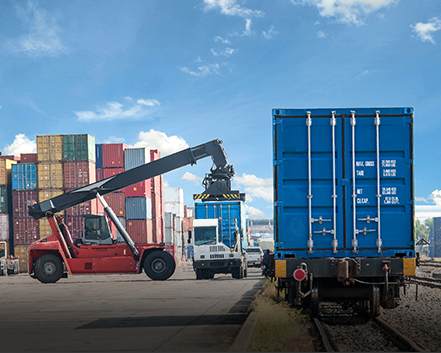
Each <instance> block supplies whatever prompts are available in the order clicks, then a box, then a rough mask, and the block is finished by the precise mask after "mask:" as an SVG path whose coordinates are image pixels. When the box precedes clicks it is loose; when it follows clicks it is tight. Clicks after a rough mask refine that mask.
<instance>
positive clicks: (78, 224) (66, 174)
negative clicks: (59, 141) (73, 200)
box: [63, 134, 103, 241]
mask: <svg viewBox="0 0 441 353" xmlns="http://www.w3.org/2000/svg"><path fill="white" fill-rule="evenodd" d="M95 181H96V165H95V137H93V136H91V135H88V134H78V135H63V185H64V189H65V190H64V192H69V191H72V190H74V189H78V188H80V187H82V186H85V185H88V184H91V183H94V182H95ZM102 212H103V209H102V206H101V207H100V204H99V201H98V199H94V200H90V201H87V202H84V203H82V204H80V205H77V206H74V207H70V208H68V209H67V210H66V211H65V223H66V225H67V228H68V229H69V232H70V234H71V235H72V239H73V240H74V241H75V240H76V239H80V238H82V235H83V215H85V214H102Z"/></svg>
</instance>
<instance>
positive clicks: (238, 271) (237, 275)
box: [231, 267, 240, 279]
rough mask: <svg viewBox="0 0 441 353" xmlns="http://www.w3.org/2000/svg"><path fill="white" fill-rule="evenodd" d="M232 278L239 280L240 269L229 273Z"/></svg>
mask: <svg viewBox="0 0 441 353" xmlns="http://www.w3.org/2000/svg"><path fill="white" fill-rule="evenodd" d="M231 275H232V276H233V278H236V279H239V278H240V267H235V268H233V272H232V273H231Z"/></svg>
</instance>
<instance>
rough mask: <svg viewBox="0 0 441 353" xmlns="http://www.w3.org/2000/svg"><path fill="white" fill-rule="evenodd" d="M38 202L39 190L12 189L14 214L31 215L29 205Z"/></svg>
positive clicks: (18, 215)
mask: <svg viewBox="0 0 441 353" xmlns="http://www.w3.org/2000/svg"><path fill="white" fill-rule="evenodd" d="M37 202H38V193H37V190H12V216H13V217H14V218H18V217H29V206H32V205H33V204H35V203H37Z"/></svg>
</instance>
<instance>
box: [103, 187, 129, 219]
mask: <svg viewBox="0 0 441 353" xmlns="http://www.w3.org/2000/svg"><path fill="white" fill-rule="evenodd" d="M104 199H105V200H106V202H107V204H108V205H109V206H110V208H111V209H112V210H113V212H115V215H116V216H117V217H125V216H126V201H125V196H124V193H122V192H112V193H111V194H107V195H104Z"/></svg>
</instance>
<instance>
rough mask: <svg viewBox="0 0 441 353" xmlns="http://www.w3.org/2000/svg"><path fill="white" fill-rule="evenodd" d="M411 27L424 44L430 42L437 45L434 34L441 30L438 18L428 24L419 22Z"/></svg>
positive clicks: (440, 22)
mask: <svg viewBox="0 0 441 353" xmlns="http://www.w3.org/2000/svg"><path fill="white" fill-rule="evenodd" d="M410 27H412V28H413V31H414V32H415V33H416V34H417V36H418V37H419V38H420V39H421V40H422V41H423V42H425V41H429V42H432V44H435V40H434V39H433V37H432V34H433V32H436V31H439V30H440V29H441V20H440V19H439V18H438V17H434V18H432V19H431V20H430V21H429V22H427V23H422V22H418V23H417V24H416V25H415V26H413V25H410Z"/></svg>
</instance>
